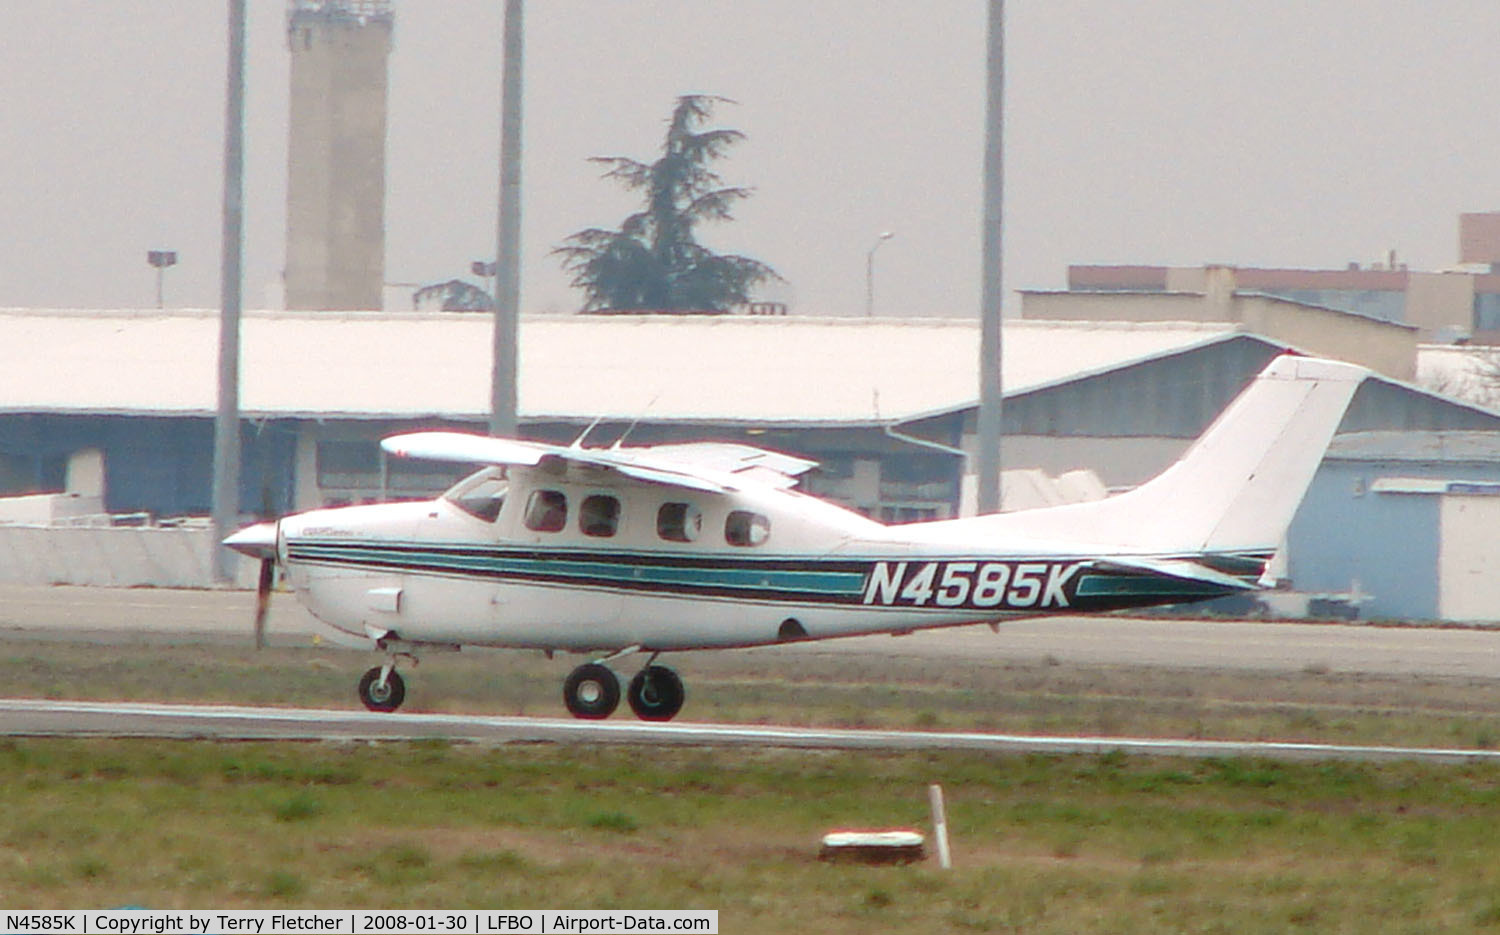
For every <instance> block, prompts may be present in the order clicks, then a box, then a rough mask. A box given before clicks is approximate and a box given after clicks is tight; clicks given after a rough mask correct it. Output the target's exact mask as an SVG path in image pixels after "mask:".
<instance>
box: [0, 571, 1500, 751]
mask: <svg viewBox="0 0 1500 935" xmlns="http://www.w3.org/2000/svg"><path fill="white" fill-rule="evenodd" d="M253 604H254V595H252V594H249V593H246V592H241V591H169V590H157V589H131V590H111V589H93V588H74V587H54V588H45V587H24V586H14V585H0V642H3V640H4V639H5V638H6V636H7V635H12V636H17V637H24V638H46V639H60V640H78V641H84V642H97V643H102V644H110V643H129V642H136V641H144V642H150V641H170V642H176V643H180V642H209V643H234V642H248V641H249V638H250V619H251V613H252V608H253ZM319 629H320V627H319V625H318V623H317V622H316V621H315V620H314V619H313V618H312V617H311V616H310V615H309V614H308V613H307V612H306V611H305V610H303V609H302V608H301V606H300V605H298V604H297V603H296V602H295V601H294V600H293V599H292V598H291V597H289V596H287V595H277V596H276V598H275V600H274V602H273V608H272V617H271V626H270V635H271V638H272V640H273V642H276V643H280V644H283V645H299V644H306V643H308V642H311V641H312V640H313V638H314V635H315V634H316V633H317V632H318V631H319ZM762 651H770V652H777V653H799V654H828V655H838V656H844V657H848V656H858V655H881V656H885V655H890V654H900V655H904V656H912V657H928V658H937V659H942V658H954V659H956V658H962V659H966V660H969V661H975V660H986V659H993V660H994V661H995V662H996V663H997V664H1003V663H1004V662H1007V661H1014V660H1035V659H1041V658H1048V657H1050V658H1055V659H1057V660H1059V661H1063V662H1068V663H1074V664H1106V665H1108V664H1116V665H1143V666H1162V667H1166V668H1217V669H1225V668H1228V669H1241V670H1258V671H1270V672H1274V671H1302V670H1305V669H1309V668H1311V667H1316V668H1317V669H1318V670H1319V671H1323V670H1327V671H1330V672H1332V671H1338V672H1364V673H1373V674H1383V675H1402V674H1405V675H1417V676H1424V675H1425V676H1459V677H1470V678H1496V677H1500V632H1496V631H1490V630H1460V629H1435V628H1415V627H1412V628H1393V627H1376V626H1343V625H1318V624H1285V623H1274V624H1273V623H1239V622H1223V621H1193V620H1164V619H1153V618H1124V617H1054V618H1046V619H1035V620H1022V621H1016V622H1014V623H1009V624H1005V625H1003V626H1002V627H1001V628H1000V630H999V632H998V633H993V632H991V631H990V630H989V629H988V628H987V627H963V628H956V629H951V630H942V631H932V632H925V633H917V634H913V635H911V636H907V637H902V638H899V639H893V638H891V637H888V636H877V637H860V638H854V639H842V640H830V641H826V642H820V643H806V644H798V645H792V646H782V647H775V648H774V649H771V650H739V651H736V652H762ZM7 734H8V735H16V736H27V735H57V734H64V735H75V736H100V735H107V736H160V737H184V738H192V737H214V738H224V739H318V740H358V739H369V740H379V739H386V740H392V739H413V738H432V737H442V738H447V739H452V740H461V741H473V742H480V743H512V742H543V741H545V742H560V743H649V744H687V745H709V746H761V747H764V746H778V747H816V748H831V749H883V750H922V749H967V750H991V751H997V752H999V751H1003V752H1009V753H1104V752H1108V751H1111V750H1120V751H1124V752H1130V753H1137V754H1147V755H1170V756H1190V757H1206V756H1258V757H1270V758H1278V759H1309V758H1323V759H1376V760H1379V759H1411V758H1415V759H1429V760H1437V761H1453V762H1456V761H1494V762H1500V752H1495V751H1476V750H1441V749H1432V750H1409V749H1400V748H1384V747H1340V746H1330V745H1323V744H1286V743H1225V742H1204V741H1185V740H1128V739H1115V738H1077V737H1018V736H1003V735H992V734H963V733H937V732H922V731H869V730H834V729H809V728H785V727H765V726H747V725H724V724H693V723H672V724H648V723H642V722H638V721H631V720H621V719H616V720H612V721H607V722H590V721H577V720H571V719H551V718H513V717H465V716H458V715H433V714H409V713H397V714H374V713H370V712H364V711H353V712H351V711H327V710H299V709H283V708H248V707H231V706H202V705H153V704H141V703H123V704H104V703H85V702H70V701H36V700H3V699H0V735H7Z"/></svg>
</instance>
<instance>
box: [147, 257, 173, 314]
mask: <svg viewBox="0 0 1500 935" xmlns="http://www.w3.org/2000/svg"><path fill="white" fill-rule="evenodd" d="M146 262H147V263H150V264H151V265H152V266H154V267H156V307H157V308H165V307H166V303H165V302H164V301H163V300H162V289H161V284H162V277H163V276H164V275H165V274H166V270H167V267H168V266H176V265H177V251H176V250H147V251H146Z"/></svg>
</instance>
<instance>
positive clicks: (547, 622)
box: [396, 575, 1002, 650]
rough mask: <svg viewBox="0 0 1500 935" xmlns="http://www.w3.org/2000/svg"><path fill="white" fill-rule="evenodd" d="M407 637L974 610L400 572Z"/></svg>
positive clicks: (541, 634) (688, 637)
mask: <svg viewBox="0 0 1500 935" xmlns="http://www.w3.org/2000/svg"><path fill="white" fill-rule="evenodd" d="M406 580H407V584H406V591H405V593H404V594H403V603H402V613H401V615H400V621H399V622H398V625H397V627H396V631H397V632H398V633H399V634H400V635H401V636H402V637H403V638H405V639H410V640H425V641H432V642H454V643H463V644H468V645H477V646H495V647H507V648H525V649H561V650H616V649H621V648H624V647H627V646H642V647H645V648H647V649H652V650H656V649H660V650H682V649H710V648H722V647H731V646H752V645H762V644H766V643H775V642H778V634H779V633H780V632H781V630H782V626H783V624H784V623H786V621H788V620H792V621H796V624H797V625H798V626H800V627H801V629H802V631H804V632H805V633H806V634H807V635H808V636H809V637H811V638H826V637H832V636H850V635H856V634H862V633H880V632H888V631H891V630H907V629H918V628H922V627H933V626H951V625H954V624H961V623H972V622H976V621H977V620H982V619H991V618H992V617H998V616H1002V615H993V614H992V615H989V616H976V614H975V613H974V611H972V610H968V611H950V612H943V611H938V610H935V609H928V610H923V611H913V610H910V609H895V608H886V609H882V608H871V607H865V606H850V607H840V606H833V605H826V604H810V603H809V604H799V603H793V602H774V603H773V602H756V601H744V600H729V599H725V600H705V599H703V598H701V597H697V596H691V595H680V596H671V595H661V594H648V593H640V594H637V593H628V592H617V591H609V590H604V589H593V588H578V587H564V586H557V585H540V584H529V583H524V582H507V583H504V584H494V583H490V582H482V581H475V580H470V579H461V578H442V577H436V576H419V575H408V576H406Z"/></svg>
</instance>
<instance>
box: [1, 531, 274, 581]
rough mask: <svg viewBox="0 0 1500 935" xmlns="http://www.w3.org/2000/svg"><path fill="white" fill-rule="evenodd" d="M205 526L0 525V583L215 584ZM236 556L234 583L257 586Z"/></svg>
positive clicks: (251, 565) (250, 568) (252, 567)
mask: <svg viewBox="0 0 1500 935" xmlns="http://www.w3.org/2000/svg"><path fill="white" fill-rule="evenodd" d="M213 547H214V544H213V531H212V530H211V529H208V528H206V527H184V528H170V527H167V528H161V527H132V526H112V527H103V528H92V527H67V526H24V525H14V526H0V583H6V584H77V585H94V586H100V587H114V588H128V587H158V588H211V587H215V586H216V585H215V582H214V580H213V573H212V570H211V568H210V562H209V559H210V555H211V550H212V548H213ZM256 572H257V569H256V563H255V562H253V561H250V560H240V561H239V563H238V566H237V572H236V575H235V582H234V585H235V587H241V588H253V587H255V578H256Z"/></svg>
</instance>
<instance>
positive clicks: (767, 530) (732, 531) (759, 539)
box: [724, 510, 771, 547]
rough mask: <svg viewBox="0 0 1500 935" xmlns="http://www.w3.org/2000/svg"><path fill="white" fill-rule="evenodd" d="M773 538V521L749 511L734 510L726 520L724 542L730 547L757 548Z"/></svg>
mask: <svg viewBox="0 0 1500 935" xmlns="http://www.w3.org/2000/svg"><path fill="white" fill-rule="evenodd" d="M769 538H771V519H770V517H768V516H762V515H761V514H759V513H752V512H750V511H749V510H734V511H732V512H731V513H730V514H729V516H728V518H726V519H725V520H724V541H725V542H728V543H729V544H730V545H739V546H747V547H748V546H757V545H761V544H762V543H764V542H765V541H766V540H767V539H769Z"/></svg>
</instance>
